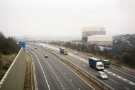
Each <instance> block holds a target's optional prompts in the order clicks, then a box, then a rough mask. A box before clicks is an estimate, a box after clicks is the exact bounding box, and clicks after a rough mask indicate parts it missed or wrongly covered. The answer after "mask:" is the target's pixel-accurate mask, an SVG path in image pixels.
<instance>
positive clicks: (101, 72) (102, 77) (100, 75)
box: [98, 71, 108, 80]
mask: <svg viewBox="0 0 135 90" xmlns="http://www.w3.org/2000/svg"><path fill="white" fill-rule="evenodd" d="M98 73H99V75H98V77H99V78H101V79H104V80H105V79H108V75H107V74H106V73H105V72H103V71H99V72H98Z"/></svg>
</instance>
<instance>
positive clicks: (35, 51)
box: [27, 45, 93, 90]
mask: <svg viewBox="0 0 135 90" xmlns="http://www.w3.org/2000/svg"><path fill="white" fill-rule="evenodd" d="M35 47H36V48H35ZM27 51H28V52H29V53H30V54H31V55H32V59H33V62H34V65H35V75H36V81H37V88H38V90H93V87H92V86H90V85H88V84H87V83H85V82H84V81H83V80H82V79H81V78H80V77H78V76H77V75H76V74H75V73H74V72H72V70H71V69H70V68H69V67H67V66H66V65H65V64H63V63H62V62H61V61H60V60H59V59H58V58H57V57H56V56H54V55H53V54H51V53H49V52H48V51H47V50H45V49H43V48H41V47H40V46H34V45H29V46H28V48H27ZM45 55H48V58H45V57H44V56H45Z"/></svg>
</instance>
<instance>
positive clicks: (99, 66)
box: [88, 57, 104, 71]
mask: <svg viewBox="0 0 135 90" xmlns="http://www.w3.org/2000/svg"><path fill="white" fill-rule="evenodd" d="M88 59H89V66H90V67H92V68H94V69H96V70H98V71H102V70H104V64H103V62H102V61H101V60H100V59H97V58H95V57H90V58H88Z"/></svg>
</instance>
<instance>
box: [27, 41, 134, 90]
mask: <svg viewBox="0 0 135 90" xmlns="http://www.w3.org/2000/svg"><path fill="white" fill-rule="evenodd" d="M28 50H29V52H30V53H31V54H32V57H33V61H34V64H35V67H36V68H37V71H38V72H39V71H40V72H39V73H38V72H36V74H35V75H36V78H37V82H38V83H37V87H38V88H40V89H41V90H42V89H43V88H46V87H45V86H44V84H43V85H42V84H41V83H42V82H44V83H45V85H46V86H47V87H48V88H46V89H51V90H63V89H66V90H78V89H80V90H90V89H91V90H92V89H96V90H97V89H99V88H100V87H101V86H102V87H103V85H104V88H105V90H106V89H110V90H134V89H135V78H134V77H132V76H130V75H128V73H126V72H122V71H120V70H119V69H117V68H116V67H114V66H113V65H112V64H111V61H110V60H102V59H100V58H97V57H91V56H89V57H87V58H83V57H81V56H79V52H76V51H75V52H76V53H75V54H74V53H73V51H70V50H68V49H66V48H63V47H57V46H53V45H49V44H45V43H30V44H29V47H28ZM62 60H63V61H62ZM64 60H65V61H64ZM56 61H57V62H56ZM54 62H56V63H54ZM38 63H40V64H38ZM53 63H54V64H53ZM58 63H59V64H58ZM62 63H63V64H62ZM57 64H58V65H57ZM55 65H56V66H55ZM71 65H73V66H71ZM73 67H75V70H76V69H77V68H79V70H78V69H77V70H78V71H79V72H76V71H75V70H74V69H73ZM64 68H65V69H64ZM114 68H115V69H116V70H115V69H114ZM61 69H62V71H61ZM63 69H64V70H63ZM66 70H67V71H66ZM41 72H42V73H41ZM82 72H83V75H84V76H81V74H82ZM69 73H72V75H71V74H69ZM123 73H124V74H123ZM129 73H130V72H129ZM59 74H60V75H59ZM86 74H88V75H89V78H90V80H89V79H88V78H87V79H86V76H87V75H86ZM61 75H62V76H61ZM70 75H71V76H70ZM45 77H46V78H45ZM68 77H69V78H68ZM71 77H72V78H71ZM73 77H74V78H73ZM75 77H76V78H77V80H76V79H75ZM127 77H128V78H127ZM44 78H45V80H44ZM40 79H41V80H43V81H42V82H41V81H40ZM70 80H71V82H69V83H68V81H70ZM90 82H91V83H90ZM41 85H42V86H41ZM80 85H81V87H79V86H80ZM95 85H96V86H95ZM54 87H55V89H54ZM96 87H98V88H96ZM69 88H70V89H69ZM101 90H102V89H101Z"/></svg>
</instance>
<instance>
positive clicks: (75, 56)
mask: <svg viewBox="0 0 135 90" xmlns="http://www.w3.org/2000/svg"><path fill="white" fill-rule="evenodd" d="M37 45H42V46H44V47H47V48H50V49H53V50H55V51H58V50H59V49H58V48H56V47H54V46H51V45H47V44H43V43H40V44H37ZM69 55H70V56H72V57H74V58H77V59H78V60H81V61H83V62H84V63H88V62H87V61H86V59H84V58H81V57H79V56H77V55H75V54H73V53H69ZM104 71H105V72H107V73H108V74H110V75H112V76H115V77H117V78H119V79H121V76H119V75H117V74H115V73H113V72H111V71H108V70H104ZM122 78H123V77H122ZM121 80H123V79H121ZM123 81H125V82H127V83H128V84H130V85H134V86H135V83H134V82H132V81H130V80H128V79H126V80H125V79H124V80H123Z"/></svg>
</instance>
